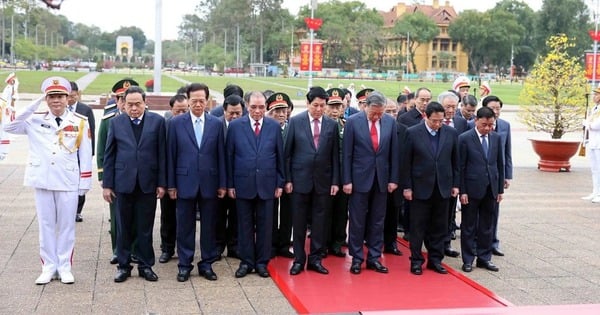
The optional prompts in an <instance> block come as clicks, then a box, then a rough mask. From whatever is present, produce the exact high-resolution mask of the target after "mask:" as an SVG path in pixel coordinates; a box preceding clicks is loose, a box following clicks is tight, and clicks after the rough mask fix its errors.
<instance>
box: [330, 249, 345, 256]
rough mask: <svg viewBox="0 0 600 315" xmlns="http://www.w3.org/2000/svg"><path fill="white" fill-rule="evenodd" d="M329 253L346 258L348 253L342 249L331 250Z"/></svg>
mask: <svg viewBox="0 0 600 315" xmlns="http://www.w3.org/2000/svg"><path fill="white" fill-rule="evenodd" d="M329 253H330V254H331V255H333V256H335V257H346V253H344V252H343V251H342V249H341V248H334V249H330V250H329Z"/></svg>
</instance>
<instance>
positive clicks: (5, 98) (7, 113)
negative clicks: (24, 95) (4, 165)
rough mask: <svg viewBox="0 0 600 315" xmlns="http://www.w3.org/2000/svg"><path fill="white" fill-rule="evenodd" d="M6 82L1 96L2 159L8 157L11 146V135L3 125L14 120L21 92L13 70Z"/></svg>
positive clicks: (0, 142)
mask: <svg viewBox="0 0 600 315" xmlns="http://www.w3.org/2000/svg"><path fill="white" fill-rule="evenodd" d="M4 82H5V83H6V84H7V85H6V87H5V88H4V90H3V91H2V96H0V161H1V160H4V158H6V155H8V148H9V146H10V135H8V133H6V132H4V128H3V127H4V126H6V125H8V123H10V122H11V121H13V120H14V115H15V108H14V101H15V100H16V99H18V93H19V92H18V86H19V81H18V80H17V75H16V74H15V73H14V72H11V73H10V74H9V75H8V77H6V79H5V80H4Z"/></svg>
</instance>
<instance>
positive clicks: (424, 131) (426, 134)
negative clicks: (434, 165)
mask: <svg viewBox="0 0 600 315" xmlns="http://www.w3.org/2000/svg"><path fill="white" fill-rule="evenodd" d="M419 129H420V131H421V138H422V139H423V144H424V145H425V146H426V147H427V152H429V154H430V155H431V157H432V158H433V159H435V158H436V155H435V154H434V152H433V147H432V146H431V138H430V134H429V130H427V127H426V126H425V124H422V125H421V127H419ZM438 151H439V147H438Z"/></svg>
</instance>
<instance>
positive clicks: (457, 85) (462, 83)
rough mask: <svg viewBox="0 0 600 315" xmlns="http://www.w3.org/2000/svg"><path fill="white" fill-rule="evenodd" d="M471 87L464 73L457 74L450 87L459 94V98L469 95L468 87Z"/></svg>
mask: <svg viewBox="0 0 600 315" xmlns="http://www.w3.org/2000/svg"><path fill="white" fill-rule="evenodd" d="M470 88H471V80H469V78H467V77H465V76H464V75H461V76H459V77H458V78H456V79H455V80H454V83H452V89H453V90H454V91H456V93H458V94H459V97H460V99H462V98H463V97H465V96H467V95H469V89H470Z"/></svg>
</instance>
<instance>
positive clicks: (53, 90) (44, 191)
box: [4, 77, 92, 284]
mask: <svg viewBox="0 0 600 315" xmlns="http://www.w3.org/2000/svg"><path fill="white" fill-rule="evenodd" d="M42 92H43V93H44V97H40V98H38V99H37V100H35V101H34V102H33V103H31V104H30V105H29V106H27V107H26V108H25V110H24V111H23V112H22V113H20V114H19V115H17V116H16V118H15V120H14V121H12V122H11V123H10V124H8V125H7V126H5V127H4V130H5V131H6V132H9V133H14V134H24V135H27V138H28V139H29V160H28V164H27V169H26V171H25V180H24V185H25V186H31V187H33V188H34V189H35V204H36V211H37V217H38V224H39V231H40V232H39V233H40V236H39V239H40V256H41V260H42V274H41V275H40V276H39V277H38V278H37V279H36V280H35V283H36V284H46V283H48V282H50V281H51V280H52V279H56V277H57V276H58V277H59V278H60V280H61V282H63V283H73V282H75V278H74V277H73V274H72V273H71V259H72V256H73V248H74V246H75V220H73V218H74V217H75V213H76V212H77V199H78V195H83V194H85V193H86V192H87V191H88V190H89V189H90V186H91V179H92V144H91V134H90V131H89V124H88V122H87V118H86V117H85V116H82V115H79V114H77V113H73V112H70V111H68V110H66V107H67V95H69V93H70V92H71V84H70V83H69V81H68V80H66V79H64V78H61V77H50V78H48V79H46V80H44V82H43V83H42ZM44 99H45V100H46V103H47V104H48V109H49V110H48V111H43V112H36V110H37V109H38V107H39V105H40V103H41V102H42V100H44ZM78 161H79V162H78Z"/></svg>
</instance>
